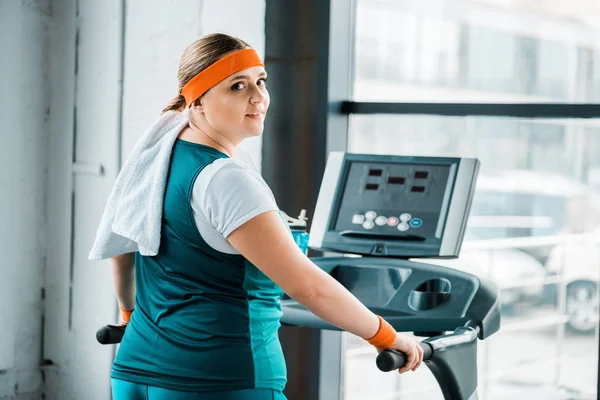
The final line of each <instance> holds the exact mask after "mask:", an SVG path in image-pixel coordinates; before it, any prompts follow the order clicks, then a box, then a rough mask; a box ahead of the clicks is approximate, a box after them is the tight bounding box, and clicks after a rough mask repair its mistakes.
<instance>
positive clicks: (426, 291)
mask: <svg viewBox="0 0 600 400" xmlns="http://www.w3.org/2000/svg"><path fill="white" fill-rule="evenodd" d="M449 297H450V281H448V280H447V279H443V278H437V279H430V280H428V281H425V282H423V283H422V284H420V285H419V286H418V287H417V288H416V289H415V290H411V291H410V295H409V296H408V305H409V306H410V308H412V309H413V310H416V311H425V310H430V309H432V308H436V307H437V306H439V305H440V304H442V303H443V302H445V301H446V300H448V298H449Z"/></svg>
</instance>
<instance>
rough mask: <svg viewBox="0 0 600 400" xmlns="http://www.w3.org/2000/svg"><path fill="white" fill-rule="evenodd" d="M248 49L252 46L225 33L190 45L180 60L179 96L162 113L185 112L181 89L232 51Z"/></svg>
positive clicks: (204, 37) (178, 74)
mask: <svg viewBox="0 0 600 400" xmlns="http://www.w3.org/2000/svg"><path fill="white" fill-rule="evenodd" d="M248 47H250V45H249V44H248V43H246V42H244V41H243V40H241V39H238V38H236V37H233V36H229V35H225V34H223V33H213V34H210V35H206V36H202V37H201V38H200V39H198V40H196V41H195V42H193V43H192V44H190V45H189V46H188V47H187V48H186V49H185V51H184V52H183V54H182V56H181V59H180V60H179V68H178V70H177V80H178V81H179V84H178V86H179V88H178V89H179V90H178V92H179V95H178V96H177V97H175V98H174V99H173V100H171V102H170V103H169V105H167V106H166V107H165V108H164V110H163V111H162V112H163V113H165V112H167V111H171V110H174V111H183V110H185V106H186V104H185V98H184V97H183V95H182V94H181V89H182V88H183V87H184V86H185V84H186V83H188V82H189V81H190V79H192V78H193V77H194V76H196V75H198V74H199V73H200V72H202V71H203V70H204V69H206V68H208V67H209V66H210V65H211V64H213V63H215V62H216V61H218V60H219V59H220V58H221V57H223V56H225V55H227V54H229V53H231V52H232V51H237V50H243V49H246V48H248ZM196 101H198V100H196Z"/></svg>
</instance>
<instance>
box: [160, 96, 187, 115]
mask: <svg viewBox="0 0 600 400" xmlns="http://www.w3.org/2000/svg"><path fill="white" fill-rule="evenodd" d="M183 110H185V97H183V95H182V94H179V95H178V96H177V97H175V98H174V99H173V100H171V102H170V103H169V105H167V106H166V107H165V108H164V110H162V113H163V114H164V113H166V112H167V111H179V112H182V111H183Z"/></svg>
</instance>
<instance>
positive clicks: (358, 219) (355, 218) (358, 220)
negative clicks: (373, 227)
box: [352, 214, 365, 225]
mask: <svg viewBox="0 0 600 400" xmlns="http://www.w3.org/2000/svg"><path fill="white" fill-rule="evenodd" d="M363 222H365V216H364V215H362V214H354V215H353V216H352V223H353V224H359V225H360V224H362V223H363Z"/></svg>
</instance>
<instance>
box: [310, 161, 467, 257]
mask: <svg viewBox="0 0 600 400" xmlns="http://www.w3.org/2000/svg"><path fill="white" fill-rule="evenodd" d="M478 170H479V161H478V160H476V159H473V158H441V157H406V156H387V155H386V156H384V155H364V154H349V153H342V152H332V153H331V154H330V156H329V159H328V162H327V166H326V169H325V174H324V177H323V181H322V184H321V190H320V192H319V198H318V201H317V207H316V209H315V216H314V219H313V224H312V229H311V231H310V241H309V246H310V247H311V248H313V249H317V250H328V251H334V252H339V253H352V254H360V255H372V256H387V257H401V258H410V257H448V258H455V257H458V254H459V252H460V247H461V244H462V238H463V236H464V230H465V226H466V221H467V218H466V216H468V214H469V211H470V206H471V201H472V198H473V193H474V190H475V180H476V177H477V173H478Z"/></svg>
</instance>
